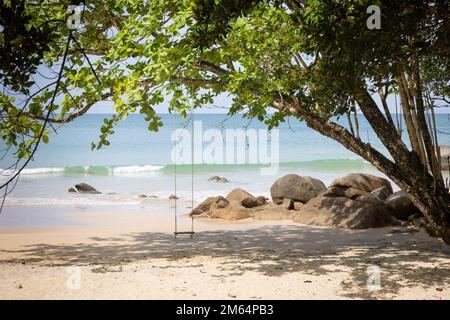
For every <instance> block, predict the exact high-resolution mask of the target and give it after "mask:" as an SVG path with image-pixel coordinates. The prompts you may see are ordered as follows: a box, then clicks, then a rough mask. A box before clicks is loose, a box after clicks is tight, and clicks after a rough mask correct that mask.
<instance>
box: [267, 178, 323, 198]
mask: <svg viewBox="0 0 450 320" xmlns="http://www.w3.org/2000/svg"><path fill="white" fill-rule="evenodd" d="M325 190H326V187H325V185H324V184H323V182H322V181H320V180H317V179H314V178H311V177H301V176H299V175H296V174H288V175H286V176H284V177H281V178H279V179H278V180H277V181H275V182H274V184H273V185H272V187H271V188H270V194H271V196H272V200H273V202H275V203H276V204H281V203H282V202H283V199H284V198H288V199H292V200H294V201H300V202H303V203H306V202H308V201H309V200H310V199H312V198H314V197H316V196H317V195H318V194H320V193H321V192H323V191H325Z"/></svg>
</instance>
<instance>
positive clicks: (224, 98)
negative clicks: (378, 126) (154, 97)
mask: <svg viewBox="0 0 450 320" xmlns="http://www.w3.org/2000/svg"><path fill="white" fill-rule="evenodd" d="M373 98H374V100H375V102H376V103H377V105H378V106H379V107H380V108H381V100H380V98H379V97H378V95H376V94H375V95H373ZM387 103H388V106H389V111H390V112H391V113H392V114H395V113H396V110H395V97H394V96H393V95H390V96H388V99H387ZM230 106H231V97H229V96H228V95H227V94H222V95H220V96H219V97H217V98H216V101H215V104H214V106H212V105H209V106H206V107H205V108H201V109H197V110H196V111H195V112H196V113H197V114H217V113H226V111H227V110H226V109H224V108H228V107H230ZM167 107H168V106H167V104H161V105H158V106H157V107H156V108H155V109H156V112H157V113H168V111H167ZM397 108H398V110H399V113H401V105H400V101H399V98H398V97H397ZM113 112H114V111H113V109H112V103H111V102H99V103H97V104H96V105H94V106H93V108H92V109H91V110H90V111H89V113H96V114H98V113H100V114H110V113H113ZM435 112H436V113H450V109H449V108H437V109H435Z"/></svg>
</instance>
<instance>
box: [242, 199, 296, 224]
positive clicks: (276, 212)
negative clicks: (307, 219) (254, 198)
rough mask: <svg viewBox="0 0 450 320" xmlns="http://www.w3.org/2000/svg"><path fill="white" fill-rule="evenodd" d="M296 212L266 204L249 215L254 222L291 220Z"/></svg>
mask: <svg viewBox="0 0 450 320" xmlns="http://www.w3.org/2000/svg"><path fill="white" fill-rule="evenodd" d="M295 214H296V212H295V211H292V210H288V209H286V208H285V207H283V206H281V205H277V204H275V203H268V204H266V205H263V206H260V207H257V208H254V209H252V213H251V215H252V216H253V219H255V220H292V219H293V218H294V216H295Z"/></svg>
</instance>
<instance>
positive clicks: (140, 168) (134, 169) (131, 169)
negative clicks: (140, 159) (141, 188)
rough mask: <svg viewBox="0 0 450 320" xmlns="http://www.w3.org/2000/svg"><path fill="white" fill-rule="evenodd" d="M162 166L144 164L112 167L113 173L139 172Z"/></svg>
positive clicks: (156, 169) (150, 170) (155, 169)
mask: <svg viewBox="0 0 450 320" xmlns="http://www.w3.org/2000/svg"><path fill="white" fill-rule="evenodd" d="M162 168H164V166H154V165H144V166H124V167H116V168H114V169H113V174H133V173H141V172H152V171H159V170H161V169H162Z"/></svg>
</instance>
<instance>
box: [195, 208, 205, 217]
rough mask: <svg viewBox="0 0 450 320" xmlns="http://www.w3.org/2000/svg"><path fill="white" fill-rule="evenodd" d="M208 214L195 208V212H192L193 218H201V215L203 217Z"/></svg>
mask: <svg viewBox="0 0 450 320" xmlns="http://www.w3.org/2000/svg"><path fill="white" fill-rule="evenodd" d="M205 213H206V212H205V211H203V210H202V209H200V208H198V207H197V208H195V209H194V210H192V211H191V216H199V215H202V214H205Z"/></svg>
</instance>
